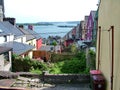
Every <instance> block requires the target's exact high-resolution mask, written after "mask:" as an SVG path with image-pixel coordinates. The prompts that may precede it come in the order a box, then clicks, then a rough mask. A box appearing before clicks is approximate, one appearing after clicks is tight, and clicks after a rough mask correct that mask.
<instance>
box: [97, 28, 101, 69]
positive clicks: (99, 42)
mask: <svg viewBox="0 0 120 90" xmlns="http://www.w3.org/2000/svg"><path fill="white" fill-rule="evenodd" d="M100 44H101V26H99V41H98V67H97V69H98V70H99V65H100Z"/></svg>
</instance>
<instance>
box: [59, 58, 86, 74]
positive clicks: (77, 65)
mask: <svg viewBox="0 0 120 90" xmlns="http://www.w3.org/2000/svg"><path fill="white" fill-rule="evenodd" d="M85 69H86V61H85V59H84V60H78V59H77V58H73V59H71V60H69V61H65V62H64V64H63V66H62V69H61V72H63V73H82V72H84V71H85Z"/></svg>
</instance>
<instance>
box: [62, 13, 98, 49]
mask: <svg viewBox="0 0 120 90" xmlns="http://www.w3.org/2000/svg"><path fill="white" fill-rule="evenodd" d="M97 14H98V12H97V11H91V12H90V15H88V16H85V18H84V20H82V21H80V24H78V25H77V26H75V27H74V28H73V29H72V30H71V31H69V32H68V33H67V34H66V35H65V36H64V45H65V46H66V47H67V46H69V45H71V44H72V43H74V42H76V43H77V44H78V46H79V47H80V48H81V47H86V46H95V45H93V44H94V43H95V42H96V35H97V33H96V32H97Z"/></svg>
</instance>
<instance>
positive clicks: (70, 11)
mask: <svg viewBox="0 0 120 90" xmlns="http://www.w3.org/2000/svg"><path fill="white" fill-rule="evenodd" d="M4 3H5V16H6V17H14V18H16V22H18V23H25V22H41V21H80V20H83V19H84V16H85V15H89V14H90V11H91V10H97V3H98V0H4Z"/></svg>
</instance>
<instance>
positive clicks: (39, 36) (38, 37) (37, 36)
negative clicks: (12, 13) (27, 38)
mask: <svg viewBox="0 0 120 90" xmlns="http://www.w3.org/2000/svg"><path fill="white" fill-rule="evenodd" d="M27 31H28V32H29V33H30V34H32V35H33V36H34V37H35V38H36V39H37V40H38V39H40V38H41V35H40V34H39V33H36V32H35V31H34V30H27Z"/></svg>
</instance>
